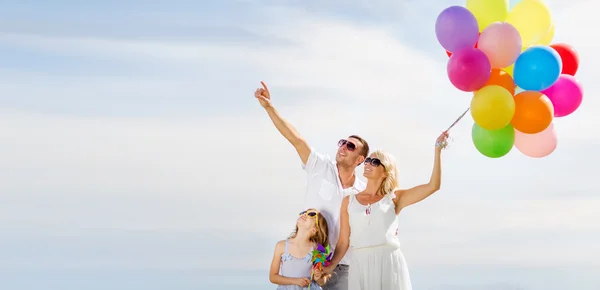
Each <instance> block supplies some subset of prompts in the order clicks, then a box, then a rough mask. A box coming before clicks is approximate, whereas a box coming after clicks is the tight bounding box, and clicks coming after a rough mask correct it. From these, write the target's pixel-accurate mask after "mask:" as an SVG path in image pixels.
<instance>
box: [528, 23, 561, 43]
mask: <svg viewBox="0 0 600 290" xmlns="http://www.w3.org/2000/svg"><path fill="white" fill-rule="evenodd" d="M555 29H556V28H555V26H554V21H552V24H550V29H549V30H548V32H546V35H544V37H542V38H540V40H538V41H536V42H535V43H534V45H550V43H551V42H552V39H553V38H554V32H555ZM523 49H526V48H525V47H524V48H523Z"/></svg>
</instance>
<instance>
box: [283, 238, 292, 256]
mask: <svg viewBox="0 0 600 290" xmlns="http://www.w3.org/2000/svg"><path fill="white" fill-rule="evenodd" d="M289 247H290V239H285V250H284V251H283V254H284V255H287V254H289V252H288V249H289Z"/></svg>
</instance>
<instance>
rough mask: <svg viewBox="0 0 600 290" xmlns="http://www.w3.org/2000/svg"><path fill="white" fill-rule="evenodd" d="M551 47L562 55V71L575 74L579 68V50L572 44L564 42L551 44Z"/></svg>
mask: <svg viewBox="0 0 600 290" xmlns="http://www.w3.org/2000/svg"><path fill="white" fill-rule="evenodd" d="M550 47H552V48H553V49H554V50H556V52H558V55H560V59H561V60H562V71H561V73H563V74H568V75H572V76H574V75H575V74H576V73H577V69H578V68H579V55H578V54H577V51H576V50H575V49H574V48H573V47H571V46H570V45H568V44H564V43H555V44H552V45H550Z"/></svg>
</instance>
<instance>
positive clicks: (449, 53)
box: [446, 32, 481, 57]
mask: <svg viewBox="0 0 600 290" xmlns="http://www.w3.org/2000/svg"><path fill="white" fill-rule="evenodd" d="M479 36H481V32H479ZM477 39H479V38H477ZM478 44H479V41H477V42H476V43H475V46H473V47H474V48H477V45H478ZM446 55H448V57H451V56H452V53H451V52H449V51H447V50H446Z"/></svg>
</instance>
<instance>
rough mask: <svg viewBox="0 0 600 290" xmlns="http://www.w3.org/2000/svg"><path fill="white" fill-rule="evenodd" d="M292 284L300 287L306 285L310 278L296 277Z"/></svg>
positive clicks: (308, 283)
mask: <svg viewBox="0 0 600 290" xmlns="http://www.w3.org/2000/svg"><path fill="white" fill-rule="evenodd" d="M294 284H295V285H298V286H300V287H308V285H310V278H296V279H295V280H294Z"/></svg>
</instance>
